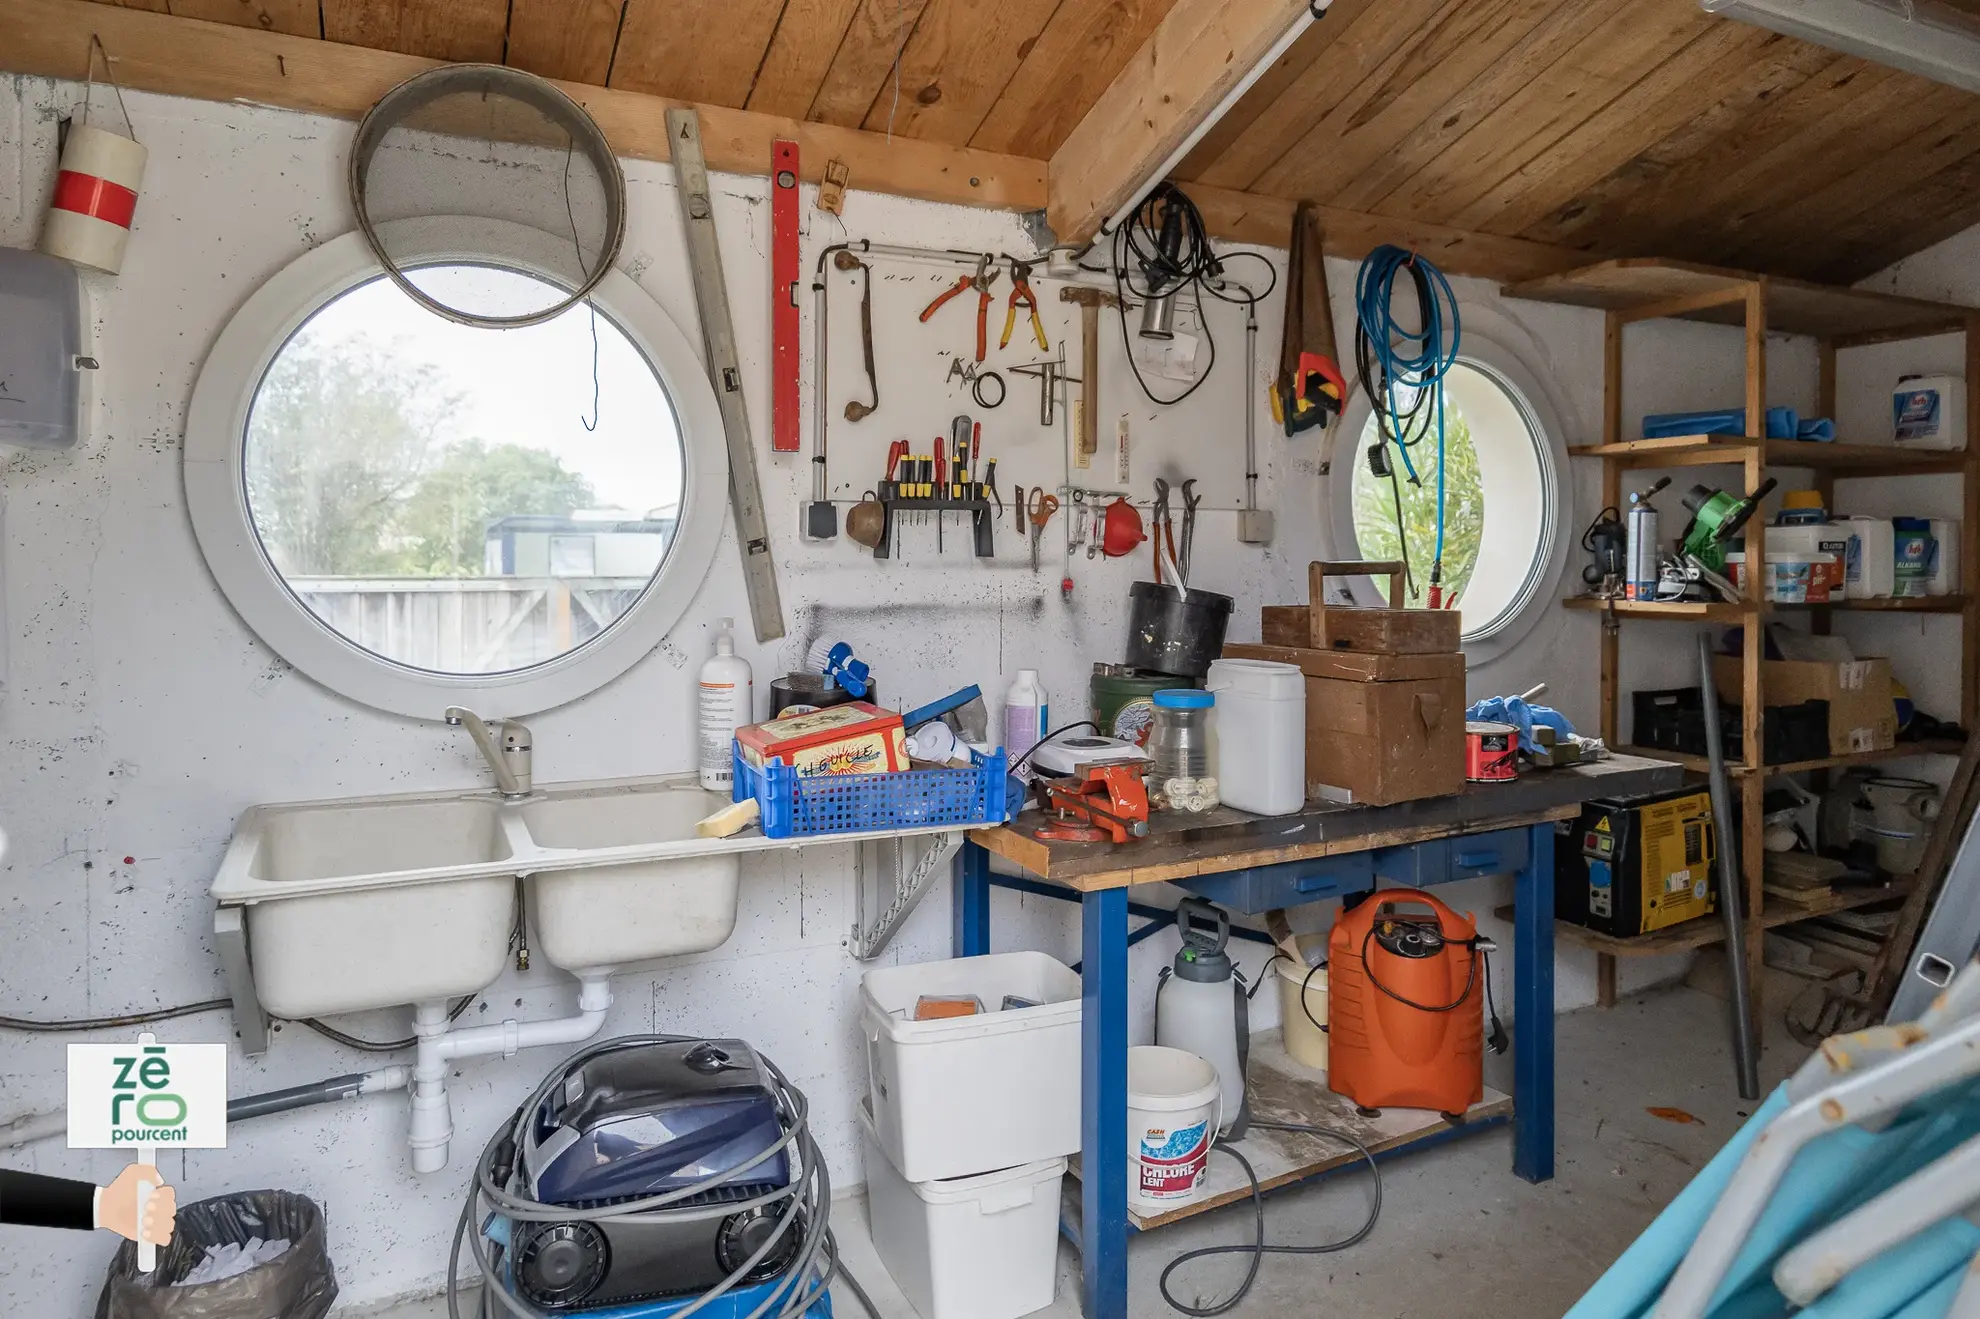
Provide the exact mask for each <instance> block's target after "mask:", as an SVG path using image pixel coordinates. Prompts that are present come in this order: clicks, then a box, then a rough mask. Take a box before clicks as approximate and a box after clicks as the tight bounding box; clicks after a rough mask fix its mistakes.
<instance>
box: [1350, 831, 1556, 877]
mask: <svg viewBox="0 0 1980 1319" xmlns="http://www.w3.org/2000/svg"><path fill="white" fill-rule="evenodd" d="M1531 850H1532V849H1531V840H1530V839H1529V838H1528V835H1527V831H1526V830H1525V829H1495V830H1493V831H1492V832H1491V833H1483V834H1469V835H1466V836H1464V837H1461V838H1439V839H1435V840H1434V841H1431V842H1427V843H1414V844H1411V845H1410V846H1408V847H1385V848H1383V849H1382V850H1380V851H1378V852H1375V853H1372V856H1373V858H1374V863H1375V873H1376V874H1377V875H1379V876H1381V878H1382V879H1384V880H1386V881H1387V882H1389V883H1391V884H1402V885H1406V886H1408V887H1410V888H1427V887H1429V886H1430V885H1432V884H1448V883H1451V882H1452V881H1453V880H1459V879H1476V878H1478V877H1479V876H1480V875H1509V874H1512V873H1513V872H1514V871H1516V870H1519V869H1522V868H1523V867H1524V866H1525V865H1526V860H1527V857H1528V856H1529V855H1531Z"/></svg>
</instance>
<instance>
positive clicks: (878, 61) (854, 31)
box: [805, 0, 929, 128]
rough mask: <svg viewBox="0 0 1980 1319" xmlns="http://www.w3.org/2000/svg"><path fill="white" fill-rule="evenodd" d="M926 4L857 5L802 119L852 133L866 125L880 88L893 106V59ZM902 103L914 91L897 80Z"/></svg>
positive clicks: (918, 0)
mask: <svg viewBox="0 0 1980 1319" xmlns="http://www.w3.org/2000/svg"><path fill="white" fill-rule="evenodd" d="M928 2H929V0H860V6H859V9H858V11H857V12H855V13H854V14H853V20H852V22H851V23H850V24H848V25H847V26H846V33H845V36H844V37H843V38H842V39H841V40H840V42H839V48H838V50H837V51H835V52H834V53H833V55H832V63H831V66H830V67H829V68H827V69H826V70H825V81H824V82H822V83H820V84H819V87H818V95H817V96H815V97H813V98H812V102H811V111H810V113H809V114H807V115H806V116H805V118H807V119H811V120H814V121H816V122H818V123H821V124H837V125H839V126H840V127H842V128H857V127H859V126H860V125H861V124H863V123H865V122H866V112H867V111H868V110H871V109H872V108H873V106H874V102H875V98H876V97H878V96H880V95H881V94H882V92H883V89H884V90H886V91H887V92H888V93H889V95H888V103H889V107H890V108H891V106H892V101H893V98H892V95H891V90H892V87H893V85H894V81H895V79H894V57H895V56H896V54H898V53H899V51H900V49H901V47H902V46H903V45H904V44H905V43H906V42H907V40H908V38H909V37H910V36H911V35H912V34H913V32H914V28H915V25H916V24H917V23H919V22H920V21H921V14H922V11H923V10H924V9H925V8H927V6H928ZM899 85H900V92H901V98H902V99H903V100H906V99H908V98H910V97H912V96H913V95H914V91H915V89H914V88H911V87H909V86H908V85H907V82H906V80H905V79H902V80H901V81H900V84H899Z"/></svg>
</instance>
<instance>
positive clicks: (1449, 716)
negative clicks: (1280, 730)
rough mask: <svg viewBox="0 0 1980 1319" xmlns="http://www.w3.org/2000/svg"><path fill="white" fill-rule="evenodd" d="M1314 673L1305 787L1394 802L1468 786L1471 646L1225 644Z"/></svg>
mask: <svg viewBox="0 0 1980 1319" xmlns="http://www.w3.org/2000/svg"><path fill="white" fill-rule="evenodd" d="M1224 654H1225V655H1227V656H1229V657H1231V658H1233V659H1262V660H1277V661H1279V662H1280V663H1283V664H1294V665H1297V666H1298V667H1299V669H1300V671H1301V672H1302V673H1304V674H1305V675H1306V780H1307V783H1306V791H1307V795H1308V796H1311V797H1318V798H1321V799H1323V800H1328V801H1355V802H1368V803H1370V804H1372V805H1377V806H1387V805H1391V804H1393V803H1395V802H1401V801H1413V800H1415V799H1416V798H1419V797H1442V796H1446V795H1448V794H1450V793H1454V792H1461V791H1463V790H1464V656H1463V655H1461V654H1456V653H1446V654H1417V655H1376V654H1368V653H1363V652H1359V651H1345V650H1313V649H1310V648H1306V647H1297V646H1244V645H1226V646H1225V647H1224Z"/></svg>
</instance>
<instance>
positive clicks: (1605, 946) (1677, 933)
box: [1494, 881, 1911, 957]
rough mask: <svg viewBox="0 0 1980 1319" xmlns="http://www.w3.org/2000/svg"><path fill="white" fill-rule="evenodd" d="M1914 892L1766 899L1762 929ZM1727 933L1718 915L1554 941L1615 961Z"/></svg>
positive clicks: (1565, 934)
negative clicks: (1643, 930) (1645, 930)
mask: <svg viewBox="0 0 1980 1319" xmlns="http://www.w3.org/2000/svg"><path fill="white" fill-rule="evenodd" d="M1910 891H1911V886H1910V884H1909V883H1908V882H1904V881H1900V882H1897V883H1893V884H1891V885H1889V886H1887V887H1882V888H1876V887H1862V888H1838V889H1836V890H1835V891H1833V892H1832V893H1830V894H1829V896H1827V897H1825V898H1823V899H1821V900H1820V901H1817V902H1789V901H1788V900H1787V899H1786V898H1779V897H1775V896H1773V895H1772V894H1769V895H1768V896H1767V899H1766V901H1765V902H1763V903H1762V904H1761V907H1760V925H1761V928H1763V929H1768V930H1772V929H1776V928H1778V927H1780V926H1782V925H1792V924H1794V923H1795V922H1796V921H1805V920H1812V919H1813V918H1815V917H1817V916H1827V915H1829V914H1830V913H1832V912H1838V911H1850V910H1853V909H1854V908H1857V907H1873V906H1875V905H1876V904H1878V903H1879V902H1894V901H1898V900H1900V899H1902V898H1903V897H1904V895H1905V894H1906V893H1908V892H1910ZM1494 914H1495V915H1498V916H1499V917H1500V918H1501V919H1502V920H1511V919H1512V908H1511V907H1502V908H1500V909H1499V910H1498V911H1497V912H1495V913H1494ZM1725 937H1726V929H1725V924H1724V922H1723V921H1721V920H1720V918H1719V915H1718V913H1717V912H1714V913H1713V914H1712V915H1710V916H1700V917H1698V918H1697V919H1696V920H1689V921H1685V922H1684V923H1683V924H1681V925H1673V926H1671V927H1669V928H1668V929H1663V930H1653V931H1652V932H1651V933H1649V934H1639V935H1636V936H1634V937H1631V938H1623V937H1621V936H1618V935H1614V934H1603V933H1602V932H1601V931H1599V930H1591V929H1589V928H1588V927H1587V926H1585V925H1576V924H1575V923H1574V922H1572V921H1555V922H1554V938H1555V939H1556V940H1557V941H1559V942H1561V943H1569V944H1573V945H1575V946H1576V947H1577V948H1586V949H1588V950H1590V951H1591V952H1597V953H1607V954H1609V955H1610V956H1611V957H1656V956H1658V955H1660V954H1664V953H1681V952H1686V951H1689V950H1690V949H1693V948H1703V947H1706V946H1707V945H1708V944H1715V943H1720V942H1722V941H1723V940H1724V939H1725Z"/></svg>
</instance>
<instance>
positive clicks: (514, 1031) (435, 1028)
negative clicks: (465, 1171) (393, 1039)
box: [406, 967, 612, 1172]
mask: <svg viewBox="0 0 1980 1319" xmlns="http://www.w3.org/2000/svg"><path fill="white" fill-rule="evenodd" d="M578 979H579V983H580V985H581V986H582V987H581V988H580V989H579V991H578V1014H577V1015H576V1016H575V1017H563V1018H560V1019H558V1020H556V1021H516V1020H514V1019H510V1020H508V1021H504V1022H501V1023H500V1024H498V1025H493V1026H466V1027H462V1028H460V1029H457V1030H448V1029H447V1005H446V1003H445V1002H444V1001H439V1000H436V1001H434V1002H430V1003H421V1004H418V1005H417V1006H415V1007H414V1008H413V1034H414V1035H415V1036H417V1037H418V1039H419V1044H418V1049H419V1053H418V1056H417V1057H416V1058H415V1060H414V1062H413V1074H412V1129H411V1131H410V1133H409V1134H408V1135H407V1138H406V1140H407V1143H408V1144H409V1145H411V1146H412V1165H413V1171H414V1172H439V1171H440V1170H441V1169H442V1168H444V1167H446V1166H447V1147H448V1145H449V1144H451V1143H452V1141H453V1139H454V1115H453V1110H452V1108H451V1106H450V1105H449V1103H448V1101H447V1065H448V1064H449V1063H451V1062H454V1061H456V1060H458V1059H461V1058H484V1057H488V1056H490V1055H493V1054H498V1053H499V1054H501V1055H502V1056H503V1057H504V1058H507V1057H509V1056H510V1055H512V1054H514V1053H515V1052H516V1051H517V1050H518V1049H531V1048H535V1047H536V1046H538V1045H543V1044H581V1043H583V1042H584V1041H586V1040H588V1039H590V1038H591V1037H592V1036H594V1035H596V1034H597V1033H598V1032H599V1031H600V1030H601V1029H602V1028H603V1027H604V1025H605V1013H606V1012H607V1011H608V1010H609V1009H610V1008H611V1006H612V982H611V968H609V967H600V968H594V969H589V970H586V971H584V972H583V973H582V974H580V975H579V977H578Z"/></svg>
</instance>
